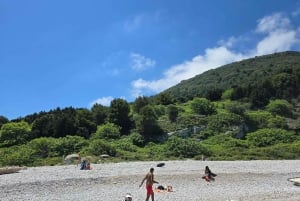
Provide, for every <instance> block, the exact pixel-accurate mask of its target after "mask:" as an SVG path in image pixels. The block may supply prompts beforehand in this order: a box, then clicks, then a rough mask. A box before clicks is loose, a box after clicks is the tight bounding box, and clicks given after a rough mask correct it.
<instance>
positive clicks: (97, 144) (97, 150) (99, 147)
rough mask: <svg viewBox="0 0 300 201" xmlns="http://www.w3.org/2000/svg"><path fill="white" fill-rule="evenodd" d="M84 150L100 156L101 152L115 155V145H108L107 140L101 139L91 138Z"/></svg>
mask: <svg viewBox="0 0 300 201" xmlns="http://www.w3.org/2000/svg"><path fill="white" fill-rule="evenodd" d="M85 151H87V153H89V154H93V155H95V156H100V155H101V154H108V155H110V156H115V155H116V153H117V151H116V148H115V147H113V146H112V145H110V144H109V143H108V142H107V141H104V140H101V139H95V140H92V141H91V142H90V144H89V147H88V148H87V149H86V150H85Z"/></svg>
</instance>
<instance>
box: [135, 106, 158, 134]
mask: <svg viewBox="0 0 300 201" xmlns="http://www.w3.org/2000/svg"><path fill="white" fill-rule="evenodd" d="M136 128H137V130H138V132H139V133H140V134H141V135H142V136H143V137H144V139H146V140H153V139H154V138H156V137H157V136H159V135H161V134H162V133H163V131H162V129H161V128H160V127H159V125H158V123H157V116H156V114H155V112H154V109H153V107H152V106H150V105H146V106H145V107H143V108H142V109H141V112H140V115H139V118H138V119H137V122H136Z"/></svg>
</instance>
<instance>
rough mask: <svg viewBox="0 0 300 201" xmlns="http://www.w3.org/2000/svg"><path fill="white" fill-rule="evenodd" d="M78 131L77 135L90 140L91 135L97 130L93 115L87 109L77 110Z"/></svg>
mask: <svg viewBox="0 0 300 201" xmlns="http://www.w3.org/2000/svg"><path fill="white" fill-rule="evenodd" d="M76 119H77V131H76V134H77V135H79V136H82V137H85V138H89V137H90V134H91V133H94V132H95V131H96V129H97V126H96V123H94V117H93V113H92V112H91V111H89V110H87V109H79V110H76Z"/></svg>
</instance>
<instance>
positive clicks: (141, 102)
mask: <svg viewBox="0 0 300 201" xmlns="http://www.w3.org/2000/svg"><path fill="white" fill-rule="evenodd" d="M149 102H150V101H149V99H148V98H147V97H145V96H139V97H137V98H136V99H135V101H134V103H133V111H134V112H136V113H140V110H141V109H142V108H143V107H144V106H146V105H148V104H149Z"/></svg>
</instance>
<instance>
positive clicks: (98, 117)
mask: <svg viewBox="0 0 300 201" xmlns="http://www.w3.org/2000/svg"><path fill="white" fill-rule="evenodd" d="M91 111H92V114H93V118H94V121H95V124H96V125H100V124H103V123H104V122H105V120H106V119H107V117H108V114H109V108H108V107H105V106H103V105H101V104H97V103H96V104H94V105H93V107H92V108H91Z"/></svg>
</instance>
